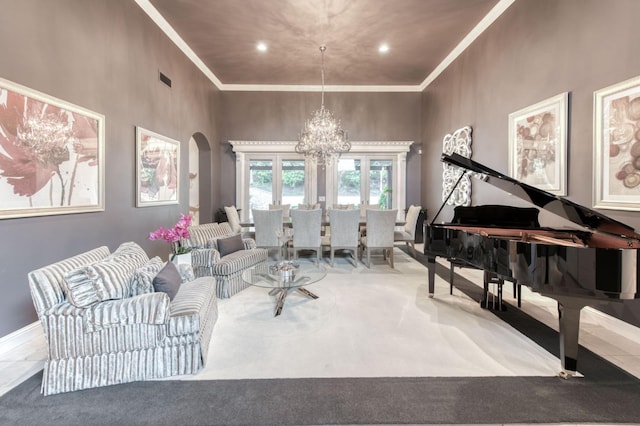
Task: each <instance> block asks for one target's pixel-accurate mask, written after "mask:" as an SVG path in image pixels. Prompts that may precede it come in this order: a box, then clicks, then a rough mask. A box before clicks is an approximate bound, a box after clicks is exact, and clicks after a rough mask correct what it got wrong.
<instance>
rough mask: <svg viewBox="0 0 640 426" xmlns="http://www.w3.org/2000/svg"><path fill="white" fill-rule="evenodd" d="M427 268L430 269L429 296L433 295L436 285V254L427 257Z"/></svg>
mask: <svg viewBox="0 0 640 426" xmlns="http://www.w3.org/2000/svg"><path fill="white" fill-rule="evenodd" d="M427 269H428V271H429V297H433V293H434V292H435V287H436V284H435V282H436V258H435V256H433V257H431V256H428V257H427Z"/></svg>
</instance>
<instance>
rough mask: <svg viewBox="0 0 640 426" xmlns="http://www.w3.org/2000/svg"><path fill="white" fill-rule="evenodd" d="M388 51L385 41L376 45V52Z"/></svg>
mask: <svg viewBox="0 0 640 426" xmlns="http://www.w3.org/2000/svg"><path fill="white" fill-rule="evenodd" d="M388 51H389V45H388V44H387V43H382V44H381V45H380V46H379V47H378V53H387V52H388Z"/></svg>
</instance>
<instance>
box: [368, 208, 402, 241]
mask: <svg viewBox="0 0 640 426" xmlns="http://www.w3.org/2000/svg"><path fill="white" fill-rule="evenodd" d="M397 216H398V210H371V209H369V210H367V246H369V247H392V246H393V242H394V239H393V232H394V230H395V224H396V217H397Z"/></svg>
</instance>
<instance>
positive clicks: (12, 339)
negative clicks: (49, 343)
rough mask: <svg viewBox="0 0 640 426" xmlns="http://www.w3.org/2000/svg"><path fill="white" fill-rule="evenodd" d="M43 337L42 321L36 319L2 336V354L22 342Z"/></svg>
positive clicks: (0, 349) (0, 342) (0, 345)
mask: <svg viewBox="0 0 640 426" xmlns="http://www.w3.org/2000/svg"><path fill="white" fill-rule="evenodd" d="M42 338H43V333H42V326H41V325H40V321H36V322H34V323H31V324H29V325H27V326H25V327H22V328H21V329H19V330H16V331H14V332H13V333H11V334H7V335H6V336H3V337H0V354H5V353H7V352H9V351H11V350H13V349H15V348H17V347H18V346H20V345H22V344H25V343H28V342H30V341H33V340H36V339H42Z"/></svg>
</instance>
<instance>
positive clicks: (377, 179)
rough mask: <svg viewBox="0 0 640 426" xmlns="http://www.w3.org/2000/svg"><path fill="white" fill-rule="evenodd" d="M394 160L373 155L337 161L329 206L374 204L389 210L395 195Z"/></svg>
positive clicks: (393, 204)
mask: <svg viewBox="0 0 640 426" xmlns="http://www.w3.org/2000/svg"><path fill="white" fill-rule="evenodd" d="M394 168H395V160H394V159H393V158H389V157H387V158H385V157H380V156H375V155H361V156H343V157H341V158H339V159H338V161H337V167H336V169H335V170H336V171H335V179H334V182H335V185H334V188H335V189H334V192H333V194H334V197H333V201H331V200H330V204H329V206H331V205H332V204H352V205H358V204H360V205H368V204H375V205H378V206H380V207H381V208H385V209H392V208H394V207H395V206H396V205H397V204H396V203H395V200H394V197H393V194H394V192H395V193H397V185H396V184H395V179H394V173H395V170H394Z"/></svg>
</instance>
